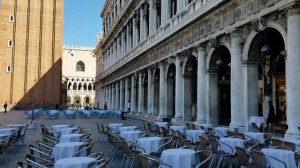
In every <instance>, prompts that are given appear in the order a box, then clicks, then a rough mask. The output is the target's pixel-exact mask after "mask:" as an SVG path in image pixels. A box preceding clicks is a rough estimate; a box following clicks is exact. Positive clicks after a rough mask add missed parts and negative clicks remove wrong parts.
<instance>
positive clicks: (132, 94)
mask: <svg viewBox="0 0 300 168" xmlns="http://www.w3.org/2000/svg"><path fill="white" fill-rule="evenodd" d="M130 101H131V109H130V110H131V112H133V113H135V112H136V109H135V105H136V102H135V77H134V75H132V76H131V96H130Z"/></svg>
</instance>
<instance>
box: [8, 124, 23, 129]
mask: <svg viewBox="0 0 300 168" xmlns="http://www.w3.org/2000/svg"><path fill="white" fill-rule="evenodd" d="M7 127H10V128H16V129H23V127H25V125H24V124H10V125H7Z"/></svg>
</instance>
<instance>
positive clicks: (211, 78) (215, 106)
mask: <svg viewBox="0 0 300 168" xmlns="http://www.w3.org/2000/svg"><path fill="white" fill-rule="evenodd" d="M206 81H207V86H208V87H207V89H208V90H207V94H206V96H207V97H206V99H207V100H208V101H207V109H206V111H208V114H207V121H208V123H210V124H218V111H219V107H220V106H219V86H218V73H216V72H209V74H208V75H207V80H206Z"/></svg>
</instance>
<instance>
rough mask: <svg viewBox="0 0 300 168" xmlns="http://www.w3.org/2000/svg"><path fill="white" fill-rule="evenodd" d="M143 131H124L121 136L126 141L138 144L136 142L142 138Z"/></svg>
mask: <svg viewBox="0 0 300 168" xmlns="http://www.w3.org/2000/svg"><path fill="white" fill-rule="evenodd" d="M141 134H142V131H124V132H121V133H120V136H121V137H122V138H124V139H125V140H126V141H129V142H131V143H136V140H137V139H138V138H139V137H140V136H141Z"/></svg>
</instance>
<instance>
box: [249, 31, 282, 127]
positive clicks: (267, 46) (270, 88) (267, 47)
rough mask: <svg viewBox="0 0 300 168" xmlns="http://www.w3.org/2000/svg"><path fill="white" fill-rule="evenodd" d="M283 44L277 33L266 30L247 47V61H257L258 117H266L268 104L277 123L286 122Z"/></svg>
mask: <svg viewBox="0 0 300 168" xmlns="http://www.w3.org/2000/svg"><path fill="white" fill-rule="evenodd" d="M285 56H286V53H285V44H284V39H283V37H282V35H281V34H280V32H279V31H277V30H276V29H274V28H266V29H265V30H264V31H261V32H259V33H257V35H256V36H255V37H254V39H253V41H252V42H251V45H250V47H249V52H248V59H249V60H253V61H258V62H259V66H258V84H257V85H258V88H257V90H258V115H264V116H268V112H269V110H268V109H269V103H268V101H271V102H272V105H273V106H274V109H275V114H276V119H275V121H274V122H277V121H280V122H282V121H286V85H285V83H286V77H285Z"/></svg>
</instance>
